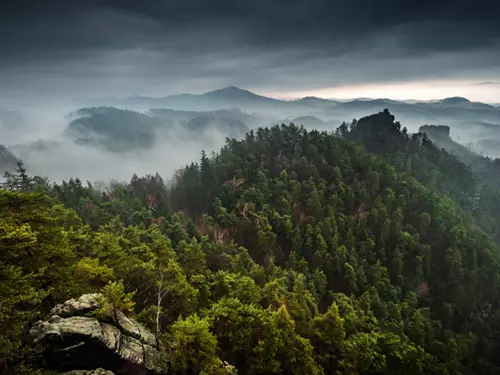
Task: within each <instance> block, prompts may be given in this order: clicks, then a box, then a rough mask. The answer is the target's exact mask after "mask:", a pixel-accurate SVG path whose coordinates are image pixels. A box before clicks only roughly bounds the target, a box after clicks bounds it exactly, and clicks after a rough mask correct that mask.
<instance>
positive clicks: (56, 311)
mask: <svg viewBox="0 0 500 375" xmlns="http://www.w3.org/2000/svg"><path fill="white" fill-rule="evenodd" d="M98 307H99V295H98V294H86V295H83V296H81V297H80V298H78V299H72V300H69V301H66V302H65V303H63V304H61V305H57V306H56V307H54V308H53V309H52V310H51V312H50V314H49V315H48V316H46V317H45V319H44V320H40V321H38V322H36V323H35V324H34V325H33V327H32V329H31V330H30V334H31V336H32V337H33V339H34V341H35V342H43V343H45V344H47V350H46V352H45V359H46V363H47V366H48V367H49V368H54V369H59V370H77V369H78V371H82V370H80V369H86V370H92V371H97V369H99V368H102V369H105V370H108V371H113V372H114V373H115V374H118V375H122V374H124V375H128V374H134V375H135V374H138V375H141V374H144V375H149V374H158V375H160V374H161V375H163V374H166V373H167V370H168V365H167V361H166V358H165V352H164V350H163V348H162V347H161V346H158V345H157V344H156V339H155V336H154V335H153V334H152V333H151V332H149V331H148V330H147V329H146V328H144V327H143V326H142V325H140V324H139V323H138V322H136V321H135V320H133V319H130V318H128V317H127V316H125V315H124V314H123V313H121V312H118V314H117V316H118V322H116V321H115V319H114V318H112V316H111V315H109V316H107V317H104V318H103V319H98V318H96V317H93V316H85V315H86V314H88V313H90V312H92V311H93V310H95V309H97V308H98ZM93 369H96V370H93ZM70 374H71V373H70ZM76 374H78V373H76ZM84 374H85V375H90V374H92V375H94V373H92V372H90V373H89V374H87V373H84ZM103 374H105V375H108V374H106V373H103ZM71 375H73V374H71ZM95 375H101V374H100V373H95Z"/></svg>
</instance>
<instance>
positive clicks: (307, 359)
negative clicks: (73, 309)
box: [0, 112, 500, 375]
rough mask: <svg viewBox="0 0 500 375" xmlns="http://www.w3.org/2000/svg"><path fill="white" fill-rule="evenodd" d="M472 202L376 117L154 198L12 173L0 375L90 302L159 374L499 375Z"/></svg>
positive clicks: (2, 193)
mask: <svg viewBox="0 0 500 375" xmlns="http://www.w3.org/2000/svg"><path fill="white" fill-rule="evenodd" d="M480 190H481V185H480V183H479V182H478V181H477V179H476V177H475V176H474V175H473V173H472V172H471V171H470V169H469V168H468V167H467V166H465V165H464V164H462V163H461V162H460V161H458V159H457V158H456V157H454V156H453V155H451V154H449V153H447V152H446V151H444V150H441V149H439V148H437V147H436V146H435V145H434V144H433V143H432V142H431V141H429V140H428V139H427V137H426V136H425V135H422V134H416V135H414V136H410V135H408V134H407V132H406V130H405V129H404V128H403V129H402V128H401V125H400V124H399V123H397V122H394V117H393V116H392V115H390V114H389V113H388V112H383V113H380V114H377V115H374V116H370V117H367V118H364V119H360V120H359V121H353V122H352V123H351V124H343V125H342V126H341V127H340V128H339V129H338V131H337V133H336V134H333V133H327V132H318V131H310V132H307V131H306V130H305V129H304V128H302V127H297V126H295V125H293V124H290V125H289V126H285V125H282V126H274V127H272V128H260V129H258V130H257V131H255V132H254V131H251V132H249V133H248V134H247V135H246V137H245V138H244V139H243V140H241V141H237V140H233V139H228V140H227V142H226V146H225V147H224V148H223V149H222V150H221V151H220V152H219V153H218V154H216V155H212V156H211V157H209V156H207V155H206V154H205V153H203V154H202V157H201V160H200V162H199V163H193V164H191V165H189V166H187V167H186V168H184V169H182V170H180V171H179V172H178V173H177V174H176V175H175V176H174V178H173V180H172V183H171V186H170V187H169V188H167V187H166V186H165V184H164V183H163V181H162V179H161V178H160V177H159V176H145V177H142V178H139V177H137V176H134V177H133V178H132V180H131V181H130V183H123V184H122V183H110V184H109V185H108V186H107V187H106V188H105V189H96V188H95V187H93V186H92V185H91V184H90V183H89V184H87V185H84V184H83V183H82V182H81V181H79V180H78V179H76V180H70V181H68V182H64V183H62V184H50V183H48V182H47V181H45V180H43V179H40V178H31V177H28V176H27V175H26V171H24V170H20V171H19V173H18V174H13V175H10V176H8V179H7V183H6V185H5V188H3V189H1V190H0V214H1V215H0V248H1V250H2V251H1V253H0V265H1V267H0V280H1V285H2V286H1V287H0V300H1V301H2V304H1V305H0V323H1V325H2V327H4V332H5V333H6V335H4V337H2V338H0V366H1V367H0V368H1V369H2V370H3V371H6V372H7V373H8V372H10V373H20V371H21V370H20V369H25V370H23V371H28V370H27V369H28V368H29V366H31V367H33V368H34V367H36V366H35V365H30V361H34V360H35V359H36V356H37V351H36V348H33V347H31V346H30V345H28V344H27V343H26V342H25V341H24V335H25V332H26V331H27V329H28V327H29V325H30V323H32V322H33V321H34V320H35V319H36V318H37V317H39V316H40V315H41V314H43V313H45V312H47V310H48V309H50V307H52V306H53V305H54V304H55V303H59V302H61V301H63V300H65V299H68V298H70V297H74V296H77V295H78V294H81V293H84V292H92V291H102V292H103V294H104V296H105V297H106V296H107V298H108V299H107V301H108V305H105V306H107V308H115V307H120V308H124V309H126V310H130V313H132V314H135V315H136V317H137V319H139V320H140V321H141V322H143V323H144V324H146V325H147V326H148V327H149V328H150V329H151V330H152V331H153V332H155V334H156V335H157V338H158V340H161V341H162V342H163V343H164V346H165V348H166V352H165V355H166V356H167V358H168V359H169V361H170V362H171V371H172V373H174V374H221V373H226V374H227V373H230V371H233V373H235V372H236V371H237V372H238V373H239V374H249V375H250V374H252V375H253V374H263V375H264V374H266V375H267V374H297V375H299V374H401V373H408V374H447V375H448V374H488V373H498V371H500V359H499V358H498V355H497V353H498V352H499V350H500V347H499V344H500V339H499V337H500V335H499V334H500V332H499V327H500V314H499V311H500V310H499V303H500V298H499V297H500V290H499V286H500V284H499V270H500V268H499V263H498V250H499V249H498V244H497V243H496V242H495V240H494V238H493V234H494V233H492V228H491V226H490V227H488V225H489V224H488V223H491V222H494V217H493V216H492V211H491V210H484V212H482V211H481V210H482V208H481V207H482V204H479V205H477V204H473V203H474V202H475V201H474V200H475V199H477V198H476V193H477V192H478V191H480ZM493 196H495V195H493ZM479 199H482V198H481V197H479ZM488 199H490V198H488ZM497 202H500V199H499V198H497ZM19 290H22V293H19V292H18V291H19ZM109 301H111V302H109ZM116 301H118V302H116ZM173 343H175V345H174V344H173ZM221 363H223V364H227V366H225V367H224V366H221V365H220V364H221ZM232 366H234V367H232ZM222 369H224V370H222ZM16 371H17V372H16ZM33 371H34V370H33ZM221 371H226V372H221Z"/></svg>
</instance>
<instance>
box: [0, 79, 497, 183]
mask: <svg viewBox="0 0 500 375" xmlns="http://www.w3.org/2000/svg"><path fill="white" fill-rule="evenodd" d="M385 108H388V109H389V110H390V111H391V113H393V114H394V115H395V116H396V120H397V121H399V122H400V123H401V124H402V126H404V127H406V128H407V129H408V132H410V133H415V132H418V130H419V128H420V126H422V125H447V126H449V127H450V134H449V136H450V137H451V139H453V140H454V141H455V142H457V143H459V144H462V145H464V146H465V147H467V148H468V149H469V150H470V151H473V152H475V153H478V154H481V155H485V156H490V157H497V156H500V147H499V146H500V126H499V125H498V124H500V108H498V107H495V106H491V105H487V104H483V103H473V102H469V101H467V100H465V99H462V98H451V99H445V100H441V101H436V102H426V103H422V102H415V103H408V102H402V101H394V100H388V99H376V100H369V99H363V100H352V101H336V100H326V99H321V98H314V97H307V98H303V99H299V100H277V99H273V98H268V97H264V96H260V95H256V94H253V93H251V92H249V91H246V90H242V89H239V88H236V87H228V88H225V89H221V90H216V91H212V92H208V93H206V94H202V95H190V94H183V95H174V96H167V97H163V98H150V97H137V96H130V97H126V98H122V99H117V98H114V99H107V100H101V101H100V100H93V101H87V102H82V104H81V106H79V105H77V104H75V103H73V104H71V105H57V104H53V105H50V104H48V103H46V102H44V103H42V104H39V105H36V104H32V105H26V106H22V105H19V106H13V107H11V108H4V109H2V110H0V139H1V141H0V144H1V145H3V146H4V147H5V148H6V149H7V150H9V151H10V152H11V153H12V154H13V155H15V157H16V158H17V159H19V160H22V161H23V163H25V165H26V166H27V168H28V172H29V173H30V174H32V175H38V176H43V177H48V178H49V180H52V181H61V180H67V179H69V178H71V177H73V178H75V177H78V178H80V179H81V180H89V181H99V180H110V179H117V180H129V179H130V178H131V177H132V176H133V174H138V175H145V174H149V173H156V172H158V173H159V174H160V175H161V176H162V177H164V178H166V179H168V178H170V177H171V176H172V175H173V174H174V172H175V171H176V170H177V169H179V168H182V167H183V166H185V165H187V164H190V163H191V162H196V161H198V160H199V158H200V155H201V152H202V150H205V152H206V153H207V154H211V153H212V152H217V151H218V150H219V149H220V148H221V147H222V146H223V145H224V143H225V139H226V138H227V137H228V138H236V139H240V138H242V137H244V135H245V133H247V132H248V131H250V130H252V129H257V128H258V127H265V126H272V125H275V124H282V123H284V124H289V123H294V124H296V125H303V126H304V127H306V128H307V129H317V130H320V131H328V132H334V131H335V129H336V128H337V127H338V126H339V125H340V124H341V123H342V122H343V121H346V122H350V121H352V120H353V119H359V118H361V117H363V116H367V115H370V114H373V113H377V112H380V111H382V110H383V109H385ZM4 164H9V163H6V162H5V160H4ZM3 168H4V170H5V169H8V168H10V169H12V163H10V164H9V166H8V167H7V166H6V165H4V166H3Z"/></svg>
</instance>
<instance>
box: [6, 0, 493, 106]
mask: <svg viewBox="0 0 500 375" xmlns="http://www.w3.org/2000/svg"><path fill="white" fill-rule="evenodd" d="M499 14H500V2H499V1H498V0H475V1H472V0H376V1H375V0H143V1H138V0H104V1H99V0H81V1H76V0H44V1H41V0H12V1H4V2H2V5H1V6H0V48H1V50H0V104H1V102H2V101H5V102H8V101H9V100H10V101H12V100H19V99H24V100H28V99H37V98H43V99H44V100H61V101H62V100H66V101H68V100H75V101H79V100H82V99H87V98H91V97H103V96H108V95H116V96H129V95H134V94H140V95H151V96H163V95H168V94H175V93H182V92H194V93H197V92H204V91H209V90H212V89H216V88H220V87H224V86H229V85H236V86H239V87H243V88H247V89H250V90H253V91H255V92H258V93H262V94H270V95H274V96H280V97H295V96H302V95H311V94H316V95H318V96H323V97H359V96H370V97H392V98H417V99H430V98H436V97H444V96H452V95H460V96H466V97H469V98H470V99H473V100H481V101H488V102H500V63H499V62H500V48H499V47H500V22H499V21H498V17H499Z"/></svg>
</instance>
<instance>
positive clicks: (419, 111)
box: [101, 86, 500, 125]
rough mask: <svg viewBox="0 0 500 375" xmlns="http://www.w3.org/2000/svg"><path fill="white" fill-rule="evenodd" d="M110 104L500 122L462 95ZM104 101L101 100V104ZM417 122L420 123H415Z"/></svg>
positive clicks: (139, 99) (246, 95) (242, 93)
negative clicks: (422, 98) (384, 112)
mask: <svg viewBox="0 0 500 375" xmlns="http://www.w3.org/2000/svg"><path fill="white" fill-rule="evenodd" d="M108 103H109V104H110V105H113V106H117V107H125V108H141V109H143V110H148V109H150V108H166V109H167V108H168V109H173V110H184V111H214V110H220V109H234V108H238V109H241V110H242V111H246V112H248V113H251V114H253V113H260V114H265V115H270V114H275V113H276V111H279V112H280V116H279V117H276V119H277V118H295V117H300V116H304V115H312V116H316V117H318V118H322V119H325V120H346V119H352V118H361V117H363V116H366V115H367V114H369V113H373V112H379V111H382V110H383V109H385V108H388V109H389V110H390V111H391V112H393V113H395V114H396V115H397V116H398V118H401V120H403V121H404V122H405V123H408V120H415V122H418V125H420V124H422V123H424V124H425V123H429V122H436V121H440V122H441V123H443V122H444V123H447V122H448V120H452V121H456V122H459V121H467V122H470V121H486V122H491V123H498V124H500V108H499V107H496V106H493V105H490V104H486V103H481V102H474V101H470V100H469V99H467V98H463V97H460V96H456V97H449V98H444V99H440V100H432V101H416V100H415V101H412V100H406V101H405V100H393V99H389V98H377V99H368V98H358V99H353V100H335V99H325V98H319V97H314V96H306V97H303V98H300V99H294V100H282V99H276V98H271V97H267V96H264V95H259V94H256V93H253V92H251V91H249V90H245V89H242V88H239V87H236V86H229V87H225V88H221V89H217V90H213V91H209V92H205V93H201V94H179V95H169V96H164V97H147V96H132V97H128V98H123V99H117V98H115V99H113V100H112V101H111V102H109V101H108ZM101 104H102V103H101ZM416 125H417V124H416Z"/></svg>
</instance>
